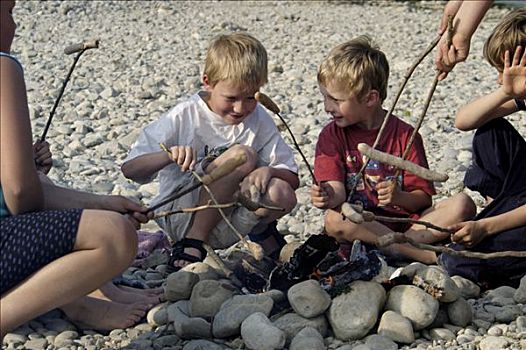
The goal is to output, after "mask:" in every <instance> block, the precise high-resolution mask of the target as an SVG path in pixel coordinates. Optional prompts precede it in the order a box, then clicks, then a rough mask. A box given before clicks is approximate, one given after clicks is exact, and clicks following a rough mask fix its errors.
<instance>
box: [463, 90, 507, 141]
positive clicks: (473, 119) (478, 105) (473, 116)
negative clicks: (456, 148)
mask: <svg viewBox="0 0 526 350" xmlns="http://www.w3.org/2000/svg"><path fill="white" fill-rule="evenodd" d="M514 112H517V106H516V105H515V102H514V101H513V99H512V98H511V97H509V96H507V95H506V94H505V93H504V92H503V91H502V88H499V89H498V90H497V91H494V92H492V93H490V94H488V95H485V96H482V97H480V98H478V99H476V100H475V101H473V102H471V103H468V104H467V105H465V106H463V107H462V108H460V109H459V110H458V112H457V115H456V117H455V127H456V128H458V129H460V130H463V131H468V130H473V129H477V128H479V127H481V126H482V125H484V124H486V123H487V122H489V121H490V120H493V119H497V118H501V117H505V116H507V115H510V114H512V113H514Z"/></svg>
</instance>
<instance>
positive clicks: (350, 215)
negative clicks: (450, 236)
mask: <svg viewBox="0 0 526 350" xmlns="http://www.w3.org/2000/svg"><path fill="white" fill-rule="evenodd" d="M341 213H342V215H343V216H344V217H345V218H347V219H349V220H350V221H351V222H353V223H355V224H358V225H359V224H362V223H364V222H371V221H375V220H379V221H386V222H403V223H411V224H419V225H423V226H425V227H427V228H431V229H434V230H437V231H440V232H447V233H454V231H451V230H448V229H447V228H443V227H440V226H437V225H435V224H432V223H430V222H427V221H423V220H415V219H411V218H394V217H390V216H381V215H375V214H374V213H373V212H370V211H366V210H363V208H362V207H361V206H360V205H355V204H349V203H348V202H345V203H343V204H342V207H341Z"/></svg>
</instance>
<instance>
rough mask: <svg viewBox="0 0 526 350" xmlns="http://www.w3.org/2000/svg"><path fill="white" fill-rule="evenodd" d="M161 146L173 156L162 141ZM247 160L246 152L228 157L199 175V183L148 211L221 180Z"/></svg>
mask: <svg viewBox="0 0 526 350" xmlns="http://www.w3.org/2000/svg"><path fill="white" fill-rule="evenodd" d="M161 148H162V149H163V150H164V151H165V152H167V153H169V154H170V156H171V153H170V151H169V150H168V149H167V148H166V146H165V145H164V144H162V143H161ZM246 161H247V156H246V155H245V154H238V155H236V156H235V157H233V158H231V159H227V160H226V161H225V162H224V163H223V164H221V165H220V166H218V167H216V168H215V169H214V170H212V171H211V172H210V174H206V175H204V176H203V177H202V178H201V177H199V183H197V184H195V185H192V186H189V187H187V188H186V189H184V190H182V191H179V192H177V193H174V194H172V195H171V196H170V197H168V198H166V199H164V200H163V201H161V202H159V203H157V204H156V205H154V206H151V207H150V208H148V212H151V211H154V210H155V209H159V208H160V207H162V206H163V205H165V204H167V203H170V202H172V201H174V200H176V199H177V198H180V197H182V196H184V195H185V194H187V193H190V192H192V191H193V190H195V189H196V188H199V187H200V186H202V185H209V184H211V183H212V182H214V181H216V180H219V179H220V178H222V177H224V176H226V175H228V174H230V173H231V172H232V171H234V170H235V169H236V168H237V167H238V166H240V165H242V164H244V163H245V162H246ZM216 204H218V203H216Z"/></svg>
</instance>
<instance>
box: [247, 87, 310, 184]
mask: <svg viewBox="0 0 526 350" xmlns="http://www.w3.org/2000/svg"><path fill="white" fill-rule="evenodd" d="M254 97H255V98H256V100H257V101H258V102H259V103H261V104H262V105H263V106H265V108H266V109H268V110H269V111H271V112H274V114H276V115H277V116H278V118H279V119H280V120H281V122H282V123H283V124H284V125H285V127H286V128H287V131H288V132H289V135H290V138H291V139H292V142H293V143H294V147H295V148H296V150H297V151H298V152H299V154H300V155H301V158H302V159H303V162H304V163H305V165H306V166H307V169H308V170H309V173H310V176H311V178H312V183H314V184H317V181H316V178H315V177H314V172H313V171H312V167H311V166H310V164H309V161H308V160H307V157H305V154H303V152H302V151H301V148H300V145H299V144H298V142H296V138H295V137H294V134H293V133H292V130H290V128H289V125H288V124H287V122H286V121H285V119H283V117H282V116H281V115H280V114H279V112H280V110H279V107H278V106H277V105H276V104H275V103H274V101H272V100H271V99H270V97H268V96H267V95H265V94H264V93H262V92H259V91H258V92H256V93H255V95H254Z"/></svg>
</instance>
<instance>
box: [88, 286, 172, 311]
mask: <svg viewBox="0 0 526 350" xmlns="http://www.w3.org/2000/svg"><path fill="white" fill-rule="evenodd" d="M90 295H91V296H93V297H96V298H99V299H105V300H109V301H115V302H117V303H122V304H134V303H143V304H146V305H150V306H154V305H157V304H159V303H161V302H163V301H164V291H163V289H162V288H156V289H138V288H132V287H125V286H119V287H117V286H116V285H114V284H113V283H111V282H108V283H106V284H104V285H103V286H102V287H100V289H98V290H96V291H95V292H93V293H91V294H90Z"/></svg>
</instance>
